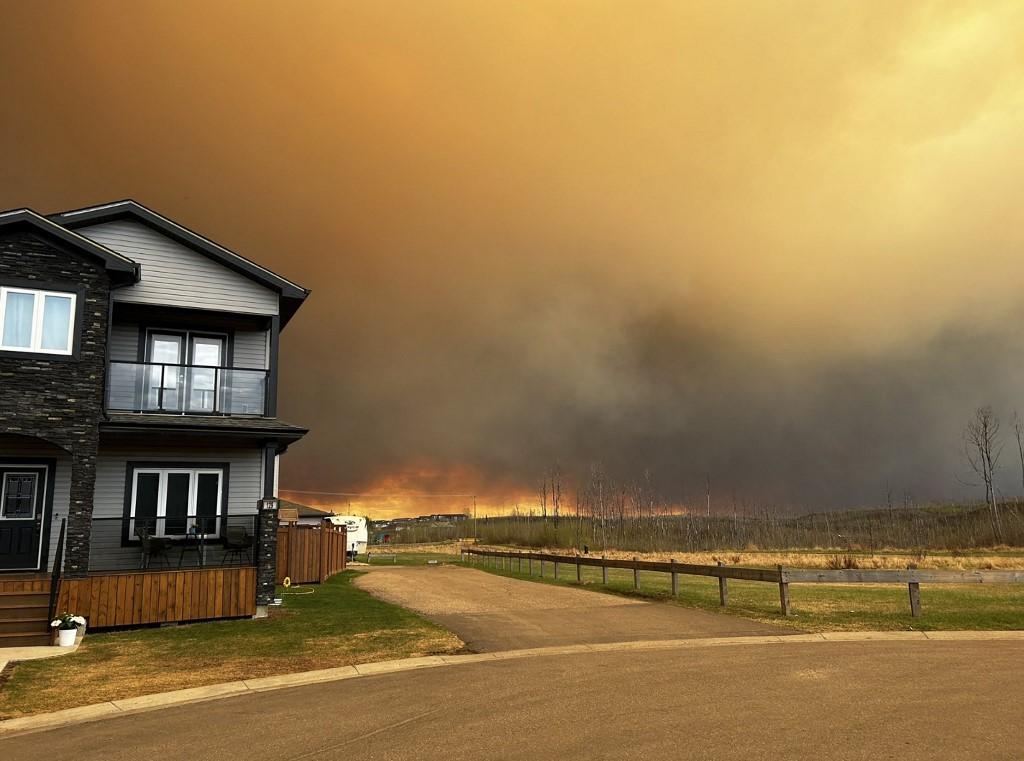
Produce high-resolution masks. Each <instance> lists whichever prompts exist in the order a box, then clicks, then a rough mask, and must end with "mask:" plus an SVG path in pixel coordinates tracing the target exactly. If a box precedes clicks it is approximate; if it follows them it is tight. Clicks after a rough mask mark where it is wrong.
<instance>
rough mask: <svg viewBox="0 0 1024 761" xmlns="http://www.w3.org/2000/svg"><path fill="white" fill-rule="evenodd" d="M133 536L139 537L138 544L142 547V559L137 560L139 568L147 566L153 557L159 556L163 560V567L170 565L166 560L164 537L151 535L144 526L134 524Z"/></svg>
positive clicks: (166, 545)
mask: <svg viewBox="0 0 1024 761" xmlns="http://www.w3.org/2000/svg"><path fill="white" fill-rule="evenodd" d="M135 536H137V537H138V538H139V545H140V546H141V547H142V559H141V560H140V562H139V568H143V569H145V568H149V566H150V564H151V563H152V562H153V559H154V558H159V559H160V560H162V561H163V563H164V566H165V567H168V568H169V567H170V565H171V564H170V563H169V562H168V560H167V550H168V544H167V540H166V539H164V538H162V537H159V536H153V534H152V533H151V532H150V530H149V528H148V527H146V526H136V527H135Z"/></svg>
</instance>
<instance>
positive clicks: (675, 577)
mask: <svg viewBox="0 0 1024 761" xmlns="http://www.w3.org/2000/svg"><path fill="white" fill-rule="evenodd" d="M668 562H669V563H671V564H672V565H673V568H672V596H673V597H679V574H678V573H676V569H675V567H674V566H675V564H676V559H675V558H669V561H668Z"/></svg>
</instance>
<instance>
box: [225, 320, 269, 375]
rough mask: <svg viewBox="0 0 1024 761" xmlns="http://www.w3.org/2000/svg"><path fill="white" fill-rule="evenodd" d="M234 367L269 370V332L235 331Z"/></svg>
mask: <svg viewBox="0 0 1024 761" xmlns="http://www.w3.org/2000/svg"><path fill="white" fill-rule="evenodd" d="M233 360H234V363H233V364H234V366H235V367H248V368H255V369H260V370H266V369H267V331H265V330H237V331H235V347H234V356H233Z"/></svg>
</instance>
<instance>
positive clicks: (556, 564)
mask: <svg viewBox="0 0 1024 761" xmlns="http://www.w3.org/2000/svg"><path fill="white" fill-rule="evenodd" d="M555 578H556V579H557V578H558V561H557V560H556V561H555Z"/></svg>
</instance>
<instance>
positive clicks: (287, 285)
mask: <svg viewBox="0 0 1024 761" xmlns="http://www.w3.org/2000/svg"><path fill="white" fill-rule="evenodd" d="M49 219H50V220H52V221H53V222H55V223H57V224H58V225H60V226H61V227H64V228H67V229H68V230H74V229H76V228H80V227H85V226H88V225H97V224H102V223H104V222H112V221H114V220H118V219H132V220H134V221H136V222H140V223H142V224H144V225H146V226H148V227H150V228H152V229H154V230H156V231H157V232H160V233H162V234H164V235H166V236H167V237H169V238H171V239H172V240H174V241H176V242H178V243H180V244H181V245H183V246H186V247H188V248H190V249H192V250H193V251H195V252H197V253H199V254H202V255H203V256H207V257H209V258H210V259H213V260H214V261H216V262H218V263H219V264H222V265H224V266H225V267H227V268H229V269H231V270H234V271H235V272H238V273H239V274H241V275H244V276H245V277H248V278H250V279H251V280H254V281H256V282H257V283H259V284H261V285H263V286H266V287H267V288H270V289H271V290H273V291H277V292H278V293H279V294H280V296H281V327H284V325H285V324H286V323H287V322H288V320H289V319H291V317H292V315H293V314H295V312H296V311H297V310H298V308H299V307H300V306H302V302H303V301H305V299H306V297H307V296H309V289H307V288H303V287H302V286H301V285H298V284H297V283H293V282H292V281H291V280H288V279H286V278H283V277H281V276H280V275H278V274H277V273H275V272H272V271H271V270H269V269H267V268H266V267H262V266H260V265H259V264H256V263H255V262H253V261H251V260H249V259H246V258H245V257H244V256H241V255H239V254H236V253H235V252H234V251H231V250H230V249H227V248H225V247H224V246H221V245H220V244H218V243H214V242H213V241H212V240H210V239H209V238H206V237H204V236H202V235H200V234H199V233H197V232H195V231H193V230H190V229H189V228H187V227H185V226H184V225H181V224H179V223H177V222H175V221H174V220H171V219H168V218H167V217H165V216H163V215H162V214H158V213H157V212H155V211H153V210H152V209H150V208H147V207H146V206H143V205H142V204H140V203H139V202H137V201H133V200H131V199H130V198H126V199H124V200H121V201H112V202H110V203H104V204H100V205H98V206H87V207H85V208H82V209H72V210H70V211H62V212H59V213H57V214H51V215H50V216H49Z"/></svg>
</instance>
